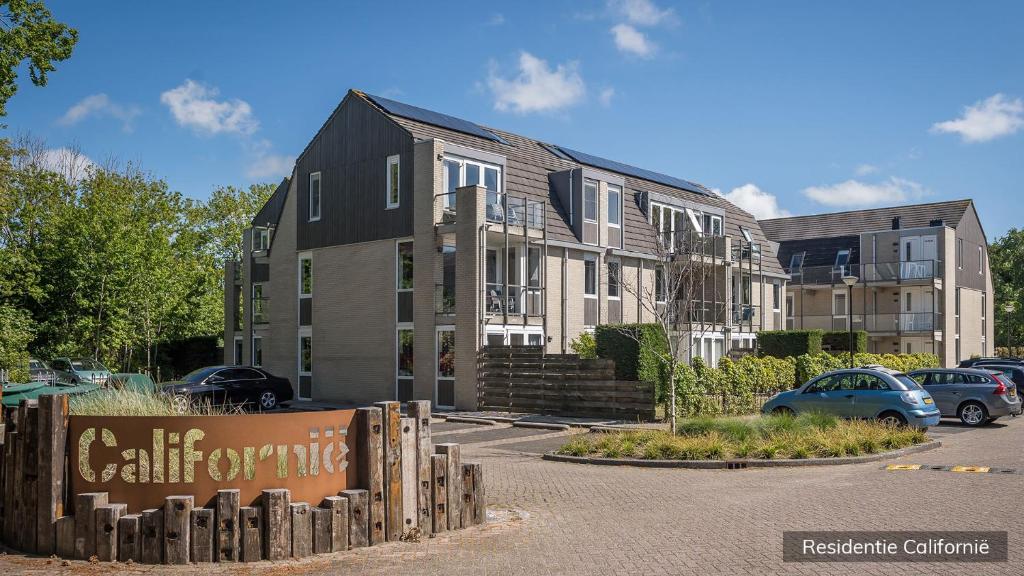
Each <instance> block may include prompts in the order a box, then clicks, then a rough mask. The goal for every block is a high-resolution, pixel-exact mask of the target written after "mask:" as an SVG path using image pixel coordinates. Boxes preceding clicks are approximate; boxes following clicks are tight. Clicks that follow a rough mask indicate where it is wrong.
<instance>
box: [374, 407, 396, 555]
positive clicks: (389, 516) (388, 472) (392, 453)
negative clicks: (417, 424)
mask: <svg viewBox="0 0 1024 576" xmlns="http://www.w3.org/2000/svg"><path fill="white" fill-rule="evenodd" d="M374 406H377V407H379V408H380V409H381V424H382V425H383V428H384V517H385V519H386V520H385V522H384V535H385V538H386V539H387V540H388V541H391V542H397V541H398V540H400V539H401V538H402V524H403V514H402V415H401V413H400V412H399V409H400V407H401V404H400V403H399V402H377V403H376V404H374ZM375 523H376V522H375ZM371 540H372V538H371Z"/></svg>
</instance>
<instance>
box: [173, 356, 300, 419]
mask: <svg viewBox="0 0 1024 576" xmlns="http://www.w3.org/2000/svg"><path fill="white" fill-rule="evenodd" d="M162 391H163V392H164V393H165V394H171V395H173V396H174V398H175V402H180V403H182V406H183V407H184V405H185V403H188V402H196V401H200V402H206V401H209V402H210V403H212V404H215V405H231V406H255V407H256V409H257V410H260V411H264V410H273V409H274V408H277V406H278V404H280V403H281V402H287V401H289V400H291V399H292V397H293V393H292V385H291V382H289V381H288V379H287V378H280V377H278V376H274V375H273V374H271V373H269V372H267V371H266V370H263V369H260V368H253V367H251V366H210V367H207V368H200V369H198V370H193V371H192V372H189V373H188V374H187V375H185V377H184V378H182V379H181V380H177V381H174V382H167V383H165V384H164V386H163V388H162Z"/></svg>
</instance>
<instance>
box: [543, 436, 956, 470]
mask: <svg viewBox="0 0 1024 576" xmlns="http://www.w3.org/2000/svg"><path fill="white" fill-rule="evenodd" d="M940 446H942V442H939V441H938V440H932V441H931V442H925V443H924V444H918V445H916V446H908V447H906V448H900V449H899V450H891V451H889V452H879V453H878V454H868V455H867V456H843V457H840V458H804V459H792V458H790V459H782V460H761V459H743V460H640V459H633V458H588V457H586V456H568V455H564V454H555V453H554V452H548V453H547V454H544V455H543V456H541V458H542V459H544V460H550V461H552V462H567V463H571V464H594V465H599V466H636V467H637V468H695V469H701V470H712V469H718V470H721V469H729V470H733V469H742V468H785V467H794V466H840V465H844V464H862V463H864V462H877V461H878V460H887V459H889V458H898V457H900V456H906V455H907V454H916V453H918V452H926V451H928V450H934V449H936V448H939V447H940Z"/></svg>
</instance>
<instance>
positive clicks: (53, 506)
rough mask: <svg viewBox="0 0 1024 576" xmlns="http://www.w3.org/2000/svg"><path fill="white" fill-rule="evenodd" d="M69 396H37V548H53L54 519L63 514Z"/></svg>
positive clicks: (45, 550)
mask: <svg viewBox="0 0 1024 576" xmlns="http://www.w3.org/2000/svg"><path fill="white" fill-rule="evenodd" d="M67 415H68V397H67V395H66V394H61V395H59V396H52V395H44V396H40V397H39V484H38V490H39V493H38V496H37V499H38V504H37V506H38V514H37V517H36V550H37V551H38V552H39V553H40V554H42V555H45V556H48V555H50V554H52V553H53V552H54V550H55V543H54V538H55V529H54V523H55V522H56V520H57V518H60V517H61V516H63V515H64V454H65V444H66V442H67Z"/></svg>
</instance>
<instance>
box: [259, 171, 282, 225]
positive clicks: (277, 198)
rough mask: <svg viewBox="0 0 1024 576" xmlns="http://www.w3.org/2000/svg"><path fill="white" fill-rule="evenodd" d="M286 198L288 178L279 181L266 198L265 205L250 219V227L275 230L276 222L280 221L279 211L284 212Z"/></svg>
mask: <svg viewBox="0 0 1024 576" xmlns="http://www.w3.org/2000/svg"><path fill="white" fill-rule="evenodd" d="M287 196H288V178H284V179H283V180H281V183H280V184H278V185H277V189H275V190H274V193H273V194H271V195H270V198H267V203H266V204H264V205H263V207H262V208H260V211H259V212H257V213H256V216H254V217H253V219H252V225H253V226H258V227H271V228H276V227H277V222H278V220H280V219H281V211H282V210H284V199H285V197H287Z"/></svg>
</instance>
